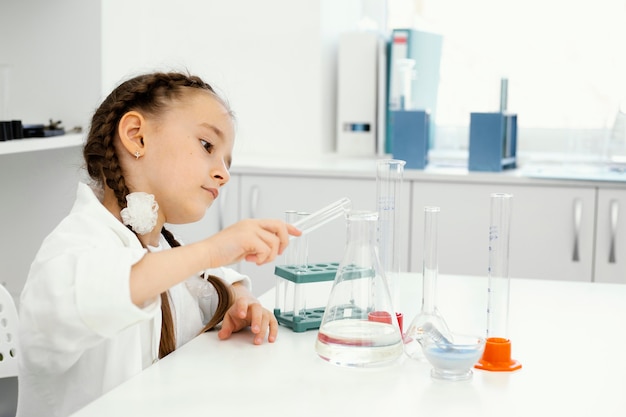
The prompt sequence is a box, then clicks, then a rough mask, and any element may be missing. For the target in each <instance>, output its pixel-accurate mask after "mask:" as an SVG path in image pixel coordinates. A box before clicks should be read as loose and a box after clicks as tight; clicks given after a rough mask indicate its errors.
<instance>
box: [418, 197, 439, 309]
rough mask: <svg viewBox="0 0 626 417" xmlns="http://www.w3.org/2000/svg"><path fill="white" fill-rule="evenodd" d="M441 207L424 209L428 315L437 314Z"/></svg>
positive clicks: (424, 300) (424, 295) (425, 304)
mask: <svg viewBox="0 0 626 417" xmlns="http://www.w3.org/2000/svg"><path fill="white" fill-rule="evenodd" d="M439 211H440V210H439V207H431V206H427V207H424V264H423V271H422V272H423V276H422V279H423V280H424V281H423V283H422V286H423V291H422V311H423V312H424V313H426V314H428V315H435V314H436V309H437V307H436V305H435V303H436V300H437V275H438V273H439V261H438V259H437V217H438V216H439Z"/></svg>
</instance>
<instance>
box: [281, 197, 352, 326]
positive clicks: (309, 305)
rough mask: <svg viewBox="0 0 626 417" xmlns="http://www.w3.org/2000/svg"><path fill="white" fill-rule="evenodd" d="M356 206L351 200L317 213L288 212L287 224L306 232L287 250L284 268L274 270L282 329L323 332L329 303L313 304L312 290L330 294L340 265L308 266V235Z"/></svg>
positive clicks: (341, 200)
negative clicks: (321, 330)
mask: <svg viewBox="0 0 626 417" xmlns="http://www.w3.org/2000/svg"><path fill="white" fill-rule="evenodd" d="M351 206H352V202H351V201H350V199H349V198H342V199H340V200H337V201H335V202H334V203H332V204H329V205H328V206H326V207H323V208H321V209H320V210H318V211H316V212H315V213H312V214H309V213H304V212H296V211H287V212H286V213H285V214H286V221H287V222H288V223H291V224H293V225H294V226H296V227H297V228H298V229H300V230H301V231H302V235H301V236H299V237H293V236H292V239H291V241H290V243H289V246H288V247H287V249H286V250H285V252H284V254H283V257H284V264H282V265H277V266H276V267H275V268H274V275H275V276H276V287H275V288H276V289H275V296H276V298H275V304H274V316H275V317H276V320H277V321H278V323H280V324H281V325H284V326H286V327H289V328H290V329H292V330H293V331H294V332H304V331H307V330H311V329H317V328H319V325H320V323H321V320H322V316H323V314H324V306H325V303H326V299H325V298H324V299H323V300H310V299H308V298H307V297H308V296H310V293H312V291H307V288H308V287H309V286H313V285H316V286H324V287H328V288H327V289H326V291H324V289H325V288H322V289H321V290H320V291H318V292H321V293H328V292H329V291H330V281H332V280H333V279H334V278H335V274H336V272H337V267H338V266H339V263H338V262H324V263H314V264H310V263H309V262H308V239H307V237H308V234H309V233H310V232H312V231H313V230H316V229H318V228H319V227H321V226H323V225H325V224H327V223H328V222H330V221H332V220H334V219H336V218H338V217H340V216H345V214H346V212H347V210H349V209H350V208H351Z"/></svg>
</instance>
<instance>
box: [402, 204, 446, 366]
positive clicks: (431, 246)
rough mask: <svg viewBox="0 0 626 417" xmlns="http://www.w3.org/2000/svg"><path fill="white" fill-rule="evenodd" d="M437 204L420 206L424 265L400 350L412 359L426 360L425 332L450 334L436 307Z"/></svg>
mask: <svg viewBox="0 0 626 417" xmlns="http://www.w3.org/2000/svg"><path fill="white" fill-rule="evenodd" d="M438 215H439V207H424V266H423V272H422V279H423V283H422V286H423V291H422V308H421V310H420V312H419V313H418V314H417V316H415V318H414V319H413V321H412V322H411V325H410V326H409V328H408V330H407V332H406V336H405V338H404V352H405V353H406V354H407V356H409V357H410V358H412V359H415V360H419V361H426V357H425V356H424V352H423V351H422V338H423V337H424V333H425V332H434V333H432V334H438V335H441V336H442V337H444V338H449V337H450V330H449V329H448V325H447V324H446V322H445V320H444V319H443V317H442V316H441V314H440V313H439V310H437V306H436V300H437V274H438V271H439V264H438V259H437V218H438Z"/></svg>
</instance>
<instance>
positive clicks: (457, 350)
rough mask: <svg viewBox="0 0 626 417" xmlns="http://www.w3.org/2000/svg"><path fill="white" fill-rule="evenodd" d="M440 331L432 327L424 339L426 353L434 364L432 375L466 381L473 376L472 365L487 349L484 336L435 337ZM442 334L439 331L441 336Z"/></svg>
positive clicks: (429, 360) (438, 377)
mask: <svg viewBox="0 0 626 417" xmlns="http://www.w3.org/2000/svg"><path fill="white" fill-rule="evenodd" d="M433 333H434V334H435V335H436V334H437V333H438V332H437V331H436V330H434V329H431V332H428V331H427V332H426V333H425V337H424V338H423V339H422V344H423V346H424V355H425V356H426V359H428V362H430V364H431V365H432V366H433V369H432V370H431V371H430V375H431V376H432V377H433V378H435V379H443V380H446V381H464V380H467V379H470V378H471V377H472V374H473V373H472V367H473V366H474V364H476V361H478V359H480V356H481V355H482V354H483V351H484V349H485V339H484V338H483V337H478V336H471V335H462V334H451V335H450V337H451V340H448V339H447V338H440V337H436V336H435V337H433V336H432V334H433ZM440 335H441V334H440V333H439V336H440Z"/></svg>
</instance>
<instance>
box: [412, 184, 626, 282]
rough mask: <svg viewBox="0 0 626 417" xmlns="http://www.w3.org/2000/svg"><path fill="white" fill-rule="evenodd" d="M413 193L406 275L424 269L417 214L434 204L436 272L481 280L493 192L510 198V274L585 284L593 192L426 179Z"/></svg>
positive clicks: (590, 266) (486, 260)
mask: <svg viewBox="0 0 626 417" xmlns="http://www.w3.org/2000/svg"><path fill="white" fill-rule="evenodd" d="M412 187H413V189H412V195H413V198H412V214H413V216H414V220H413V227H412V229H411V239H412V244H411V247H412V248H413V249H412V253H411V263H410V269H411V271H421V269H422V262H423V261H422V253H423V248H424V242H423V230H424V219H423V208H424V206H438V207H440V209H441V211H440V214H439V221H438V225H439V228H438V242H437V248H438V259H439V271H440V272H441V273H446V274H461V275H487V268H488V266H489V246H488V243H489V225H490V199H491V194H492V193H509V194H512V195H513V198H512V204H511V214H510V231H509V257H508V260H509V276H513V277H524V278H539V279H556V280H567V281H590V280H591V277H592V275H593V250H594V219H595V193H596V191H595V188H594V187H591V186H590V187H568V186H541V185H520V184H511V183H504V182H497V183H496V182H494V183H492V184H476V183H468V182H424V181H414V182H413V183H412ZM625 197H626V196H625ZM624 204H626V202H625V203H624Z"/></svg>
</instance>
